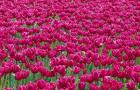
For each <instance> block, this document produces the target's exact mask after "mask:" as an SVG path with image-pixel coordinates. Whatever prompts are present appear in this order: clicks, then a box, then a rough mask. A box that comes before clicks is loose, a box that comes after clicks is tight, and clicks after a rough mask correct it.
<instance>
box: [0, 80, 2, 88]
mask: <svg viewBox="0 0 140 90" xmlns="http://www.w3.org/2000/svg"><path fill="white" fill-rule="evenodd" d="M0 90H2V80H1V79H0Z"/></svg>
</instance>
